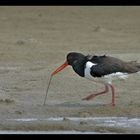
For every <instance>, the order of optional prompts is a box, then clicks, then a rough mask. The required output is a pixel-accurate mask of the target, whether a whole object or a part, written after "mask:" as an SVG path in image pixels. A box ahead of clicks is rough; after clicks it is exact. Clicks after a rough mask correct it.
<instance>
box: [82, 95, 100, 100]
mask: <svg viewBox="0 0 140 140" xmlns="http://www.w3.org/2000/svg"><path fill="white" fill-rule="evenodd" d="M95 96H97V95H96V94H91V95H89V96H87V97H85V98H83V99H82V100H87V101H89V100H91V99H93V98H94V97H95Z"/></svg>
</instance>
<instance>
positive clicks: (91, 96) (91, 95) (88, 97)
mask: <svg viewBox="0 0 140 140" xmlns="http://www.w3.org/2000/svg"><path fill="white" fill-rule="evenodd" d="M108 91H109V87H108V85H105V90H104V91H102V92H99V93H96V94H90V95H89V96H87V97H85V98H83V99H82V100H90V99H92V98H94V97H95V96H98V95H101V94H105V93H107V92H108Z"/></svg>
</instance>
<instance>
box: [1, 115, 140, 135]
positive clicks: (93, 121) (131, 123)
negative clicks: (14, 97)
mask: <svg viewBox="0 0 140 140" xmlns="http://www.w3.org/2000/svg"><path fill="white" fill-rule="evenodd" d="M7 121H16V122H34V123H35V122H37V121H44V123H45V122H53V123H55V122H64V121H69V122H70V123H75V124H76V123H77V124H79V123H81V122H84V123H86V125H88V126H91V127H92V126H94V127H95V126H97V127H105V128H107V127H109V128H113V129H123V130H127V129H129V130H130V131H131V130H134V129H136V130H137V132H140V118H128V117H50V118H42V119H41V118H18V119H7ZM0 133H18V134H19V133H28V134H29V133H31V134H35V133H39V134H100V132H90V131H75V130H70V131H61V130H58V131H1V132H0ZM111 133H118V132H115V131H114V132H111Z"/></svg>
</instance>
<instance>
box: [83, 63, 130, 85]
mask: <svg viewBox="0 0 140 140" xmlns="http://www.w3.org/2000/svg"><path fill="white" fill-rule="evenodd" d="M93 65H96V64H94V63H91V62H87V63H86V67H85V78H87V79H89V80H92V81H95V82H99V83H107V84H111V83H112V81H114V80H118V79H121V80H125V79H126V78H128V73H122V72H116V73H111V74H108V75H105V76H102V77H93V76H92V75H91V74H90V68H91V67H92V66H93Z"/></svg>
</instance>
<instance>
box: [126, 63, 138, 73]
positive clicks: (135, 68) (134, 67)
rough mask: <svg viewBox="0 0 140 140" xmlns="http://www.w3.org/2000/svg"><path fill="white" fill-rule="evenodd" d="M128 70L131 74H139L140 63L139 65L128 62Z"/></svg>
mask: <svg viewBox="0 0 140 140" xmlns="http://www.w3.org/2000/svg"><path fill="white" fill-rule="evenodd" d="M126 69H127V70H128V72H129V73H135V72H138V71H140V63H138V62H137V61H130V62H127V65H126Z"/></svg>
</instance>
